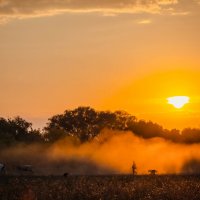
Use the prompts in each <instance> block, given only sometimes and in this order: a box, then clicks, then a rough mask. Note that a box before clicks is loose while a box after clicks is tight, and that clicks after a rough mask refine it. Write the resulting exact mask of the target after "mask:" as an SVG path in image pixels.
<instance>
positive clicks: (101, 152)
mask: <svg viewBox="0 0 200 200" xmlns="http://www.w3.org/2000/svg"><path fill="white" fill-rule="evenodd" d="M199 148H200V144H193V145H189V144H177V143H172V142H170V141H166V140H164V139H161V138H153V139H148V140H147V139H143V138H140V137H137V136H135V135H134V134H133V133H132V132H122V131H110V130H107V129H105V130H103V131H102V132H101V133H100V134H99V135H98V137H96V138H94V139H93V140H92V141H90V142H86V143H83V144H80V143H79V142H77V141H76V140H74V139H73V138H70V137H66V138H65V139H62V140H60V141H58V142H56V143H54V144H51V145H49V144H45V145H41V144H37V145H18V146H17V147H13V148H9V149H6V150H4V151H1V152H0V161H1V162H3V163H5V164H6V169H7V173H10V174H17V173H18V172H17V170H16V167H17V166H19V165H26V164H29V165H32V166H33V171H34V174H38V175H62V174H63V173H66V172H67V173H70V174H129V173H131V166H132V163H133V162H135V163H136V166H137V173H138V174H147V173H148V170H149V169H156V170H157V171H158V173H159V174H174V173H195V172H199V171H200V170H199V168H198V166H200V161H199V160H200V152H199ZM191 166H193V167H191Z"/></svg>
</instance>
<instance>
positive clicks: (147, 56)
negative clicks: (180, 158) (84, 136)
mask: <svg viewBox="0 0 200 200" xmlns="http://www.w3.org/2000/svg"><path fill="white" fill-rule="evenodd" d="M199 33H200V1H199V0H151V1H150V0H37V1H36V0H0V90H1V96H0V115H1V116H2V117H13V116H16V115H20V116H22V117H24V118H25V119H28V120H30V121H32V122H34V125H35V126H37V127H38V126H41V125H44V122H46V120H47V118H48V117H51V116H52V115H53V114H58V113H62V112H63V111H64V110H66V109H72V108H75V107H77V106H92V107H94V108H96V109H105V110H108V109H111V110H115V109H124V110H126V111H128V112H130V113H132V114H134V115H136V116H137V117H138V118H144V119H146V120H153V121H155V122H159V123H161V124H162V125H164V126H165V127H167V128H173V127H177V128H183V127H188V126H192V127H200V118H199V115H200V113H199V111H198V110H199V108H200V105H199V104H200V101H199V100H200V90H198V89H199V88H200V81H199V80H200V79H199V77H200V37H199ZM173 95H188V96H190V97H191V102H190V104H188V105H187V106H185V108H184V109H182V110H176V109H175V108H173V107H172V106H171V105H168V104H167V102H166V98H167V97H168V96H173Z"/></svg>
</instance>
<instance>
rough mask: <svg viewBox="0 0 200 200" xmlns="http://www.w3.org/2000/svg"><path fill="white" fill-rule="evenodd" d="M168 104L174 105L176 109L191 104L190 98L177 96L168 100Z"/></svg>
mask: <svg viewBox="0 0 200 200" xmlns="http://www.w3.org/2000/svg"><path fill="white" fill-rule="evenodd" d="M167 100H168V104H172V105H173V106H174V107H175V108H178V109H180V108H182V107H183V106H184V105H185V104H187V103H189V100H190V98H189V97H187V96H175V97H169V98H167Z"/></svg>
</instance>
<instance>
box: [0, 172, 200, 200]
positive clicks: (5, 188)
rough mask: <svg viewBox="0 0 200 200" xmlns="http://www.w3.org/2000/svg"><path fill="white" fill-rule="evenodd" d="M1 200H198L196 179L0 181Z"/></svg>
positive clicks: (199, 181) (199, 189) (199, 179)
mask: <svg viewBox="0 0 200 200" xmlns="http://www.w3.org/2000/svg"><path fill="white" fill-rule="evenodd" d="M0 199H1V200H79V199H80V200H91V199H95V200H97V199H98V200H104V199H105V200H109V199H120V200H129V199H134V200H139V199H141V200H148V199H152V200H186V199H187V200H189V199H192V200H199V199H200V177H199V176H136V177H133V176H131V175H115V176H112V175H110V176H68V177H53V176H48V177H30V176H24V177H0Z"/></svg>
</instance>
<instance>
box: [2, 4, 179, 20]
mask: <svg viewBox="0 0 200 200" xmlns="http://www.w3.org/2000/svg"><path fill="white" fill-rule="evenodd" d="M177 3H178V0H152V1H149V0H115V1H111V0H101V1H97V0H85V1H83V0H70V1H69V0H37V1H34V0H20V1H19V0H0V20H1V21H5V19H6V18H9V19H12V18H17V19H23V18H30V17H42V16H51V15H57V14H60V13H70V12H75V13H76V12H78V13H85V12H102V13H103V14H104V13H107V15H108V13H112V15H114V14H116V13H161V12H162V10H163V9H164V8H166V7H167V6H172V5H174V4H177Z"/></svg>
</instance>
